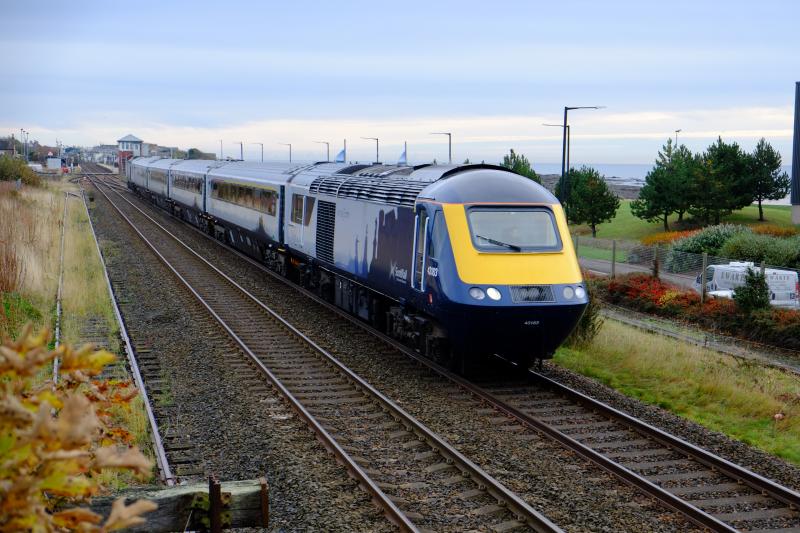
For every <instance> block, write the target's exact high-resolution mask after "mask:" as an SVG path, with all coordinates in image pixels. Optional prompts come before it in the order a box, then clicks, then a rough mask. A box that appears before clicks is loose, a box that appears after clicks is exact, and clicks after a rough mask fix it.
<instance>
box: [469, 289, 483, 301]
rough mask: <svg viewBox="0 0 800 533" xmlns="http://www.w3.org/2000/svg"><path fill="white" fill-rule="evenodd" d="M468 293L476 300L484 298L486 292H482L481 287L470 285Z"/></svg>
mask: <svg viewBox="0 0 800 533" xmlns="http://www.w3.org/2000/svg"><path fill="white" fill-rule="evenodd" d="M469 295H470V296H472V297H473V298H475V299H476V300H483V299H484V298H486V294H485V293H484V292H483V289H481V288H479V287H472V288H471V289H470V290H469Z"/></svg>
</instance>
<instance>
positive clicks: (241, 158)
mask: <svg viewBox="0 0 800 533" xmlns="http://www.w3.org/2000/svg"><path fill="white" fill-rule="evenodd" d="M239 161H244V141H239Z"/></svg>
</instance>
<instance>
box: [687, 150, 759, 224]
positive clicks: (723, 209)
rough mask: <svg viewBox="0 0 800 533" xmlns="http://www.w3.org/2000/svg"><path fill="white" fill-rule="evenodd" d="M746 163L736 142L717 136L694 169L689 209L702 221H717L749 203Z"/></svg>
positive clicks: (750, 190) (744, 155)
mask: <svg viewBox="0 0 800 533" xmlns="http://www.w3.org/2000/svg"><path fill="white" fill-rule="evenodd" d="M748 166H749V163H748V157H747V155H746V154H745V153H744V152H742V149H741V148H739V145H738V144H737V143H731V144H728V143H725V142H723V141H722V138H721V137H720V138H718V139H717V142H715V143H714V144H712V145H711V146H709V147H708V148H707V149H706V151H705V153H703V155H702V156H700V161H699V164H698V166H697V167H696V169H695V171H694V179H693V181H692V187H691V205H692V207H691V208H690V212H691V213H692V214H693V215H695V216H697V217H698V218H699V219H700V220H702V221H703V222H704V223H706V224H707V223H709V222H713V223H714V224H719V223H720V220H721V219H722V217H723V216H726V215H729V214H730V213H731V212H732V211H734V210H736V209H741V208H743V207H745V206H748V205H750V204H751V203H752V201H753V199H754V196H753V190H754V186H753V179H752V177H751V175H750V172H749V169H748Z"/></svg>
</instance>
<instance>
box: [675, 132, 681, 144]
mask: <svg viewBox="0 0 800 533" xmlns="http://www.w3.org/2000/svg"><path fill="white" fill-rule="evenodd" d="M682 131H683V130H675V148H677V147H678V134H679V133H680V132H682Z"/></svg>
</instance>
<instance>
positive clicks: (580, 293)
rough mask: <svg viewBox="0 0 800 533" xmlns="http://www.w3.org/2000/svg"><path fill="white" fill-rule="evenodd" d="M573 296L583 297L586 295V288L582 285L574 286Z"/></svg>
mask: <svg viewBox="0 0 800 533" xmlns="http://www.w3.org/2000/svg"><path fill="white" fill-rule="evenodd" d="M575 296H577V297H578V298H580V299H583V298H584V297H585V296H586V289H584V288H583V287H576V288H575Z"/></svg>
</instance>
